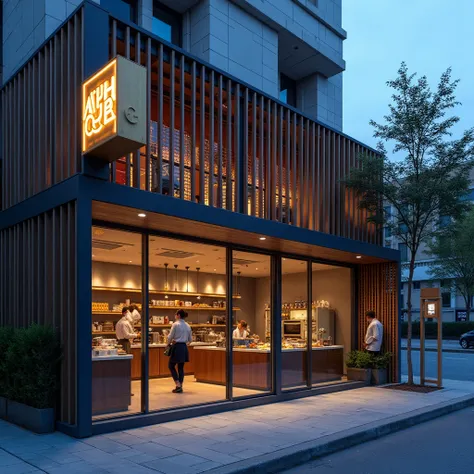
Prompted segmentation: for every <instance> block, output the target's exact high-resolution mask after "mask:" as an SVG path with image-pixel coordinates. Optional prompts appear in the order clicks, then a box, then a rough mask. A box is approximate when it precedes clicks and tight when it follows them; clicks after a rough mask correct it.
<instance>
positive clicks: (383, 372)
mask: <svg viewBox="0 0 474 474" xmlns="http://www.w3.org/2000/svg"><path fill="white" fill-rule="evenodd" d="M386 383H387V369H372V385H385V384H386Z"/></svg>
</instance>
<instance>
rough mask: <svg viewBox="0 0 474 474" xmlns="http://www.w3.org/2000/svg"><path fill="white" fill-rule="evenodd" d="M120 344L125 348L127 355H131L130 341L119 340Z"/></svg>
mask: <svg viewBox="0 0 474 474" xmlns="http://www.w3.org/2000/svg"><path fill="white" fill-rule="evenodd" d="M118 343H119V344H120V345H121V346H122V347H123V350H124V351H125V352H126V353H127V354H131V352H132V350H131V347H130V339H119V340H118Z"/></svg>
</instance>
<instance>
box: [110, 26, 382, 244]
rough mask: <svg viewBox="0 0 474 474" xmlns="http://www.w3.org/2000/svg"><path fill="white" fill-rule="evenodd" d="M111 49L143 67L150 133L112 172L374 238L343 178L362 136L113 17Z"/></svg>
mask: <svg viewBox="0 0 474 474" xmlns="http://www.w3.org/2000/svg"><path fill="white" fill-rule="evenodd" d="M110 26H111V27H110V31H111V41H110V57H111V58H112V57H114V56H116V55H117V54H118V55H123V56H125V57H127V58H129V59H131V60H133V61H135V62H137V63H140V64H141V65H143V66H145V67H146V68H147V70H148V88H147V94H148V97H147V99H148V116H149V129H150V134H149V143H148V144H147V146H146V147H143V148H142V149H141V150H137V152H136V153H132V154H130V155H128V156H126V157H124V158H123V159H122V160H120V161H119V162H117V163H116V164H114V165H112V166H111V180H113V181H115V182H117V183H120V184H123V185H128V186H134V187H137V188H140V189H143V190H146V191H151V192H156V193H162V194H168V195H172V196H174V197H175V198H178V199H185V200H188V201H194V202H198V203H201V204H203V205H206V206H212V207H220V208H224V209H227V210H229V211H233V212H239V213H242V214H248V215H250V216H255V217H259V218H263V219H270V220H275V221H279V222H282V223H285V224H290V225H295V226H299V227H304V228H307V229H311V230H317V231H321V232H325V233H329V234H334V235H339V236H343V237H349V238H354V239H358V240H364V241H368V242H372V243H380V235H379V233H378V232H377V231H376V229H375V226H373V225H371V224H367V222H366V216H365V215H364V211H361V210H359V209H358V206H357V198H356V197H355V196H354V194H353V193H352V192H351V191H349V190H347V189H346V188H345V187H344V185H343V184H342V183H341V180H342V179H343V178H344V177H345V176H347V175H348V173H349V171H350V169H351V167H353V166H357V163H358V155H359V154H360V153H374V152H373V151H372V150H370V149H369V148H367V147H364V146H363V145H362V144H360V143H358V142H355V141H354V140H352V139H350V138H349V137H347V136H345V135H342V134H340V133H338V132H336V131H334V130H332V129H330V128H328V127H325V126H324V125H322V124H319V123H317V122H315V121H313V120H311V119H309V118H307V117H305V116H303V115H302V114H301V113H298V112H297V111H296V110H294V109H292V108H289V107H288V106H286V105H285V104H282V103H280V102H278V101H276V100H274V99H272V98H270V97H268V96H266V95H265V94H264V93H262V92H260V91H257V90H254V89H252V88H251V87H249V86H247V85H245V84H242V83H241V82H239V81H237V80H236V79H235V78H233V77H230V76H228V75H226V74H225V73H223V72H221V71H217V70H215V69H214V68H213V67H211V66H210V65H208V64H205V63H202V62H200V61H198V60H197V59H195V58H192V57H190V56H189V55H187V54H186V53H184V52H183V51H181V50H178V49H175V48H173V47H172V46H171V45H168V44H164V43H162V42H160V41H159V40H158V39H157V38H154V37H151V36H148V35H146V34H145V33H144V32H143V31H138V30H134V29H133V28H132V27H131V26H129V25H125V24H122V23H120V22H119V21H117V20H115V19H111V25H110Z"/></svg>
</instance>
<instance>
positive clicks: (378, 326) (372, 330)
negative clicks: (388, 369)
mask: <svg viewBox="0 0 474 474" xmlns="http://www.w3.org/2000/svg"><path fill="white" fill-rule="evenodd" d="M365 315H366V318H367V322H368V323H369V327H368V328H367V332H366V333H365V344H364V347H365V350H366V351H367V352H369V353H370V354H372V355H378V354H380V348H381V347H382V340H383V325H382V323H381V322H380V321H379V320H378V319H377V318H376V316H375V311H367V313H366V314H365Z"/></svg>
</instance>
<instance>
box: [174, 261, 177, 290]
mask: <svg viewBox="0 0 474 474" xmlns="http://www.w3.org/2000/svg"><path fill="white" fill-rule="evenodd" d="M174 291H178V265H175V266H174Z"/></svg>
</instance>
